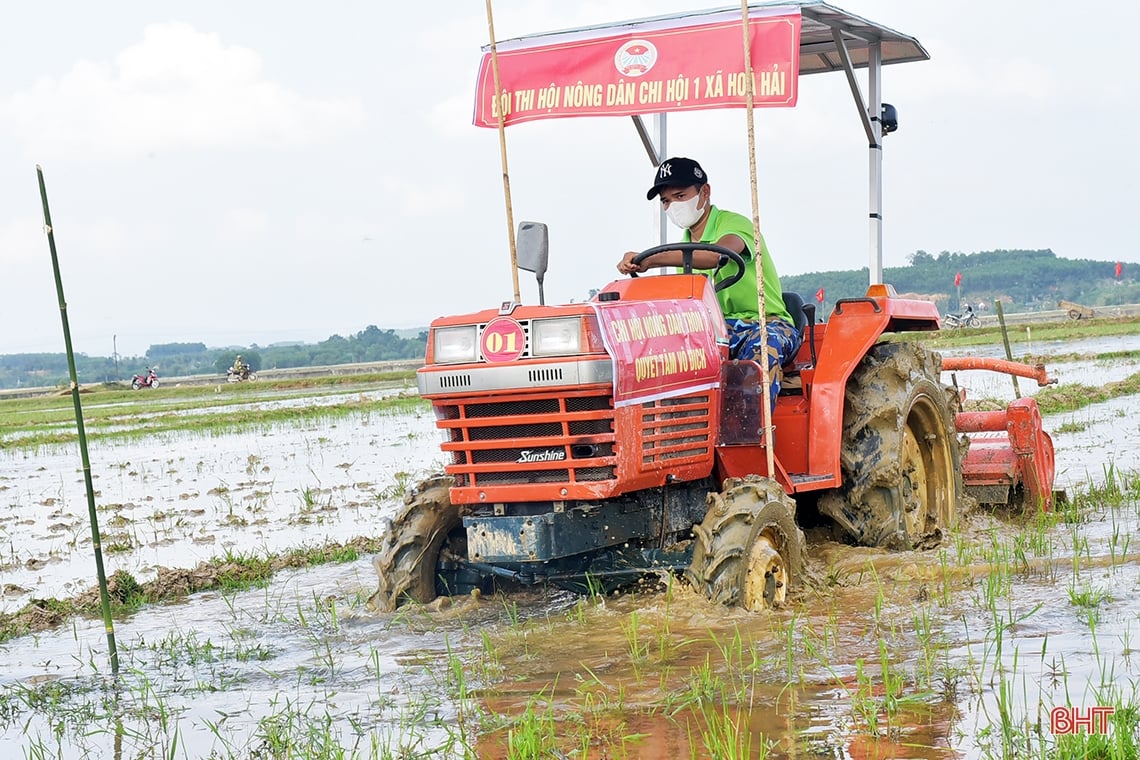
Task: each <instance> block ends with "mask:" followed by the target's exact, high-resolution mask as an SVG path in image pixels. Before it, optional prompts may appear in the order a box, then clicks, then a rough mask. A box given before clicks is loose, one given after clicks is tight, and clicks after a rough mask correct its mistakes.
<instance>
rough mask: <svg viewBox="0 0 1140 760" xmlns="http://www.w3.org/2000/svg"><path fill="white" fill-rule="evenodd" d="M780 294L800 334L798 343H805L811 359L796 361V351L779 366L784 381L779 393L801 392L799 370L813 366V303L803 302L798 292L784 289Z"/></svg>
mask: <svg viewBox="0 0 1140 760" xmlns="http://www.w3.org/2000/svg"><path fill="white" fill-rule="evenodd" d="M781 295H782V296H783V298H784V306H785V307H786V308H787V310H788V314H789V315H791V317H792V320H793V321H794V324H795V326H796V331H797V332H799V334H800V345H801V346H803V344H805V343H806V344H807V346H808V351H809V354H810V356H811V360H810V363H804V362H799V361H797V358H798V357H799V351H797V352H796V356H794V357H792V359H791V360H790V361H788V362H786V363H785V364H784V366H783V367H782V368H781V369H782V370H783V372H784V382H783V383H782V387H781V388H780V393H781V394H784V393H802V390H801V383H800V370H801V369H806V368H808V367H814V366H815V304H805V303H804V299H802V298H800V295H799V293H792V292H790V291H785V292H784V293H781Z"/></svg>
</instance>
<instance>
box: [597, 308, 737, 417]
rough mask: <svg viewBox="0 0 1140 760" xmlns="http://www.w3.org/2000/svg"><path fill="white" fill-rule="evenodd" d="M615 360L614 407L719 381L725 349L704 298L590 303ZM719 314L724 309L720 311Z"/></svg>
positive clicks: (674, 393) (717, 384) (675, 393)
mask: <svg viewBox="0 0 1140 760" xmlns="http://www.w3.org/2000/svg"><path fill="white" fill-rule="evenodd" d="M591 306H593V307H594V311H595V312H596V313H597V315H598V324H599V325H600V326H601V329H602V340H603V342H604V343H605V346H606V350H607V351H608V352H609V354H610V356H612V357H613V363H614V407H615V408H617V407H622V406H627V405H629V404H641V403H645V402H647V401H656V400H657V399H662V398H669V397H672V396H682V395H685V394H687V393H691V392H693V391H699V390H704V389H706V388H716V387H718V386H719V385H720V362H721V359H720V352H719V349H718V348H717V342H716V339H717V336H716V332H715V330H714V328H713V323H712V318H711V317H710V315H709V313H708V310H707V309H706V308H705V307H704V304H703V303H702V302H701V301H681V300H661V301H640V302H638V301H629V302H609V303H606V302H602V303H591ZM718 318H719V315H718Z"/></svg>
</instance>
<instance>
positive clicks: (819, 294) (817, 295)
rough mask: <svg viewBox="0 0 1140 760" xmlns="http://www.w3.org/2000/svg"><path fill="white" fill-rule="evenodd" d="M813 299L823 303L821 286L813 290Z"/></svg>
mask: <svg viewBox="0 0 1140 760" xmlns="http://www.w3.org/2000/svg"><path fill="white" fill-rule="evenodd" d="M815 300H817V301H819V302H820V303H823V288H820V289H819V290H817V291H815Z"/></svg>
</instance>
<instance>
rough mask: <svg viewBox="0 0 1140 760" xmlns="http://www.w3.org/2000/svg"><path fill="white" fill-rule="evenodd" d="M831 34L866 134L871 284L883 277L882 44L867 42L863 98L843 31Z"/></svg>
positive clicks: (834, 30) (878, 282)
mask: <svg viewBox="0 0 1140 760" xmlns="http://www.w3.org/2000/svg"><path fill="white" fill-rule="evenodd" d="M831 37H832V39H833V40H835V49H836V50H837V51H838V52H839V59H840V60H841V61H842V62H843V71H844V73H846V74H847V84H848V86H849V87H850V88H851V96H852V97H853V98H855V106H856V108H858V110H859V119H860V121H861V122H862V124H863V131H864V132H866V134H867V143H868V150H869V151H870V155H869V168H868V177H867V183H868V206H869V211H868V218H869V225H870V230H869V238H870V239H869V241H868V249H869V250H868V259H869V269H870V277H869V280H870V282H869V284H870V285H878V284H880V283H882V281H883V123H882V120H881V119H880V115H881V114H882V111H883V94H882V85H881V82H882V77H881V74H882V69H883V46H882V43H881V42H878V41H874V40H871V41H869V42H868V45H867V82H868V88H867V89H868V93H867V94H868V96H869V99H868V100H867V101H864V99H863V91H862V90H861V89H860V88H859V80H858V79H856V78H855V66H854V65H853V64H852V63H851V53H850V52H849V51H848V50H847V43H846V42H845V41H844V39H843V32H841V31H840V30H839V29H835V28H833V29H832V30H831Z"/></svg>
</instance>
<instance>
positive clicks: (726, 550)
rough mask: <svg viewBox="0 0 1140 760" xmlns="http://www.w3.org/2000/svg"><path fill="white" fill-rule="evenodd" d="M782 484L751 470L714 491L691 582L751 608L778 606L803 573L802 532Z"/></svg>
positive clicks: (700, 528) (717, 598)
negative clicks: (749, 472) (748, 474)
mask: <svg viewBox="0 0 1140 760" xmlns="http://www.w3.org/2000/svg"><path fill="white" fill-rule="evenodd" d="M795 509H796V505H795V502H793V501H792V500H791V499H790V498H788V496H787V494H785V493H784V489H783V488H781V487H780V484H779V483H777V482H776V481H774V480H769V479H768V478H761V477H757V476H754V475H750V476H748V477H746V478H743V479H740V478H729V479H727V480H726V481H725V482H724V490H723V491H721V492H720V493H713V494H709V496H708V511H707V512H706V513H705V518H704V520H703V521H701V523H700V524H699V525H695V526H694V527H693V535H694V537H695V542H694V550H693V560H692V563H691V564H690V565H689V569H688V571H687V572H686V574H685V575H686V577H687V578H688V580H689V583H691V584H692V585H693V587H694V588H696V589H697V590H698V591H700V592H701V593H703V594H704V595H705V596H707V597H708V598H709V599H710V600H712V601H713V602H716V603H718V604H724V605H729V606H732V605H736V606H740V607H744V608H745V609H747V610H753V611H755V610H762V609H768V608H773V607H779V606H781V605H783V604H784V603H785V601H786V600H787V597H788V592H789V591H790V590H791V589H792V588H794V587H795V586H797V585H799V583H800V582H801V579H802V576H803V557H804V553H805V548H804V536H803V532H802V531H800V529H799V528H798V527H796V519H795Z"/></svg>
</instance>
